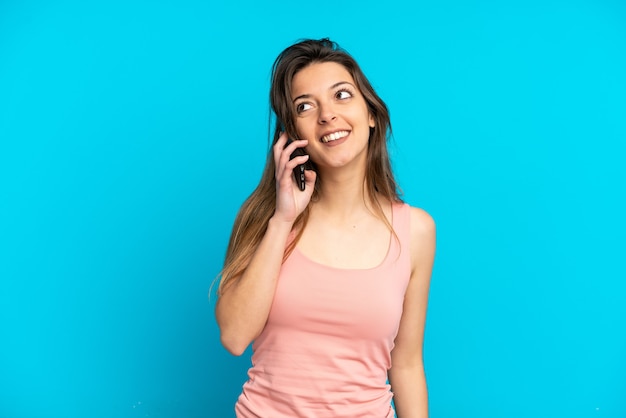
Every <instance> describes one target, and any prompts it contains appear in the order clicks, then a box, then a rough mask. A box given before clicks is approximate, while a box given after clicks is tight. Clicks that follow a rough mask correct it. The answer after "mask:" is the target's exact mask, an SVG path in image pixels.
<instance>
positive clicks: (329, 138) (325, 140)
mask: <svg viewBox="0 0 626 418" xmlns="http://www.w3.org/2000/svg"><path fill="white" fill-rule="evenodd" d="M349 133H350V132H348V131H337V132H333V133H330V134H328V135H324V136H323V137H322V142H323V143H328V142H331V141H336V140H338V139H341V138H345V137H346V136H348V134H349Z"/></svg>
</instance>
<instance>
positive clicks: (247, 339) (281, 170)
mask: <svg viewBox="0 0 626 418" xmlns="http://www.w3.org/2000/svg"><path fill="white" fill-rule="evenodd" d="M286 142H287V136H286V135H285V134H282V135H281V136H280V138H279V139H278V141H277V142H276V144H275V145H274V149H273V152H274V161H275V163H276V187H277V192H276V210H275V212H274V215H273V216H272V218H271V219H270V221H269V223H268V226H267V230H266V232H265V235H264V237H263V239H262V240H261V242H260V243H259V246H258V247H257V249H256V251H255V253H254V254H253V256H252V258H251V259H250V263H249V264H248V267H247V268H246V270H245V271H244V272H243V274H242V275H241V276H239V277H237V278H235V279H234V280H233V281H232V282H229V284H228V285H227V286H226V287H225V288H224V289H223V291H222V294H221V295H220V297H219V299H218V300H217V303H216V305H215V317H216V319H217V323H218V326H219V328H220V337H221V341H222V344H223V345H224V347H226V349H227V350H228V351H230V352H231V353H232V354H234V355H241V354H242V353H243V352H244V351H245V349H246V348H247V347H248V345H249V344H250V343H251V342H252V341H253V340H254V339H255V338H256V337H258V336H259V334H260V333H261V331H262V330H263V327H264V326H265V322H266V321H267V317H268V315H269V312H270V308H271V305H272V300H273V298H274V291H275V289H276V284H277V282H278V273H279V271H280V267H281V265H282V261H283V255H284V252H285V245H286V243H287V239H288V237H289V233H290V232H291V228H292V226H293V223H294V222H295V220H296V218H297V217H298V215H299V214H300V213H301V212H302V211H303V210H304V208H305V207H306V205H307V204H308V203H309V201H310V199H311V194H312V192H313V187H314V184H315V173H314V172H313V171H308V170H307V171H306V172H305V177H306V183H307V187H306V190H305V191H304V192H301V191H300V190H298V189H297V187H295V185H294V183H295V182H294V179H293V175H292V172H293V168H294V167H295V166H296V165H297V164H303V163H304V162H305V161H306V160H307V159H308V156H300V157H296V158H294V159H292V160H290V159H289V156H290V155H291V153H292V152H293V150H294V149H295V148H296V147H297V146H300V147H302V146H304V145H306V143H307V142H306V141H294V142H293V143H292V144H290V145H289V146H287V147H286V148H285V143H286Z"/></svg>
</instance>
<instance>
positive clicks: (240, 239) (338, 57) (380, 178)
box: [218, 38, 401, 296]
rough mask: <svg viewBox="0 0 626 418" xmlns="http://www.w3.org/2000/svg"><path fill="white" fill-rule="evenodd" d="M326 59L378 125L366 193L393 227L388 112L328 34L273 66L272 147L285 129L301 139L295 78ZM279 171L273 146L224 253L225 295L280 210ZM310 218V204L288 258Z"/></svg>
mask: <svg viewBox="0 0 626 418" xmlns="http://www.w3.org/2000/svg"><path fill="white" fill-rule="evenodd" d="M325 62H334V63H338V64H341V65H342V66H343V67H344V68H345V69H346V70H347V71H348V72H349V73H350V75H352V78H353V79H354V81H355V83H356V87H357V88H358V89H359V91H360V92H361V94H362V95H363V97H364V99H365V102H366V103H367V107H368V110H369V112H370V114H371V115H372V117H373V118H374V120H375V126H374V127H373V128H370V138H369V145H368V148H367V169H366V174H365V192H366V194H367V196H369V197H370V198H371V201H372V203H373V206H374V207H373V209H374V212H375V214H376V215H377V216H378V217H380V218H381V219H382V220H383V222H385V224H386V225H387V226H388V227H389V229H390V230H391V231H393V228H392V226H391V224H390V223H389V221H388V220H387V218H386V217H385V215H384V213H383V209H382V205H381V202H380V200H379V197H380V198H383V199H386V200H388V201H391V202H401V199H400V196H399V191H398V185H397V183H396V181H395V179H394V176H393V172H392V170H391V162H390V160H389V153H388V151H387V138H388V137H389V136H390V135H391V122H390V120H389V111H388V110H387V106H386V105H385V103H384V102H383V101H382V100H381V98H380V97H378V95H377V94H376V92H375V91H374V89H373V88H372V86H371V84H370V82H369V81H368V80H367V78H366V77H365V75H364V74H363V72H362V71H361V68H360V67H359V65H358V64H357V62H356V61H355V60H354V58H352V56H350V54H348V53H347V52H346V51H344V50H343V49H341V48H340V47H339V45H337V44H336V43H335V42H333V41H331V40H329V39H328V38H324V39H320V40H312V39H307V40H303V41H301V42H298V43H296V44H294V45H292V46H290V47H288V48H287V49H285V50H284V51H283V52H282V53H281V54H280V55H279V56H278V57H277V58H276V61H274V65H273V66H272V78H271V80H272V84H271V88H270V105H271V108H272V111H273V114H274V116H275V117H276V120H275V127H274V136H273V140H272V144H271V145H272V146H273V145H274V144H275V143H276V141H278V138H279V136H280V133H281V131H282V130H284V131H286V132H287V134H288V135H289V136H290V137H292V138H295V137H297V135H296V126H295V120H296V113H295V109H294V107H293V104H292V100H291V88H292V81H293V77H294V76H295V75H296V73H298V71H300V70H302V69H303V68H305V67H307V66H309V65H311V64H313V63H325ZM270 124H271V122H270ZM275 171H276V165H275V162H274V157H273V154H272V149H271V147H270V150H269V152H268V155H267V162H266V164H265V169H264V170H263V175H262V177H261V181H260V182H259V185H258V186H257V188H256V189H255V190H254V191H253V192H252V194H251V195H250V197H248V199H247V200H246V201H245V202H244V204H243V205H242V207H241V209H240V210H239V213H238V214H237V218H236V219H235V224H234V226H233V230H232V234H231V236H230V242H229V243H228V249H227V251H226V259H225V262H224V269H223V270H222V273H221V281H220V284H219V287H218V296H219V295H220V294H221V293H222V291H223V289H224V286H225V285H226V284H228V283H229V282H231V281H232V280H235V279H236V278H238V277H239V276H240V275H241V274H242V273H243V272H244V271H245V269H246V268H247V266H248V263H249V262H250V259H251V257H252V255H253V254H254V252H255V251H256V248H257V246H258V245H259V243H260V242H261V239H262V238H263V236H264V235H265V232H266V230H267V225H268V222H269V220H270V218H271V217H272V215H273V214H274V211H275V210H276V183H275V178H274V173H275ZM320 181H321V178H320V176H319V174H318V178H317V184H316V185H315V189H314V191H313V196H312V198H311V199H312V200H316V199H317V198H318V197H319V182H320ZM308 217H309V207H308V206H307V207H306V208H305V209H304V211H303V212H302V213H301V214H300V216H299V217H298V218H297V219H296V221H295V223H294V226H293V230H294V231H296V235H295V237H294V239H292V240H290V241H289V243H288V245H287V248H286V249H285V254H284V258H283V259H285V258H286V257H288V256H289V254H290V253H291V251H292V250H293V248H294V247H295V246H296V244H297V242H298V240H299V239H300V236H301V235H302V232H303V230H304V227H305V225H306V223H307V220H308Z"/></svg>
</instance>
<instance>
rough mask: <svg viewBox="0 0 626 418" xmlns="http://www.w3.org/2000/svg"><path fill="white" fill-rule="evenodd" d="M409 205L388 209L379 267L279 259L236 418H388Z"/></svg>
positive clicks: (406, 267)
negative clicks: (385, 245) (388, 229)
mask: <svg viewBox="0 0 626 418" xmlns="http://www.w3.org/2000/svg"><path fill="white" fill-rule="evenodd" d="M409 218H410V207H409V206H408V205H406V204H394V205H393V209H392V224H393V228H394V230H395V232H396V234H397V236H398V239H396V238H395V237H394V236H393V235H391V239H390V244H389V250H388V252H387V256H386V257H385V259H384V260H383V262H382V263H381V264H380V265H379V266H377V267H374V268H371V269H338V268H333V267H329V266H325V265H322V264H319V263H316V262H314V261H312V260H310V259H308V258H307V257H306V256H304V255H303V254H302V253H300V252H299V251H298V248H297V247H296V249H294V251H293V252H292V253H291V254H290V256H289V257H288V258H287V260H285V262H284V263H283V266H282V268H281V271H280V275H279V281H278V286H277V288H276V293H275V296H274V300H273V303H272V307H271V310H270V314H269V317H268V320H267V324H266V325H265V328H264V329H263V332H262V333H261V335H260V336H259V337H258V338H257V339H256V340H255V341H254V343H253V345H252V349H253V355H252V368H250V370H249V371H248V377H249V380H248V381H247V382H246V383H245V384H244V386H243V392H242V394H241V396H239V399H238V401H237V404H236V406H235V411H236V414H237V417H238V418H294V417H300V418H309V417H311V418H313V417H314V418H326V417H327V418H357V417H376V418H393V417H394V412H393V409H392V408H391V399H392V396H393V394H392V393H391V391H390V386H389V385H388V384H387V371H388V370H389V368H390V367H391V355H390V353H391V350H392V349H393V346H394V339H395V337H396V334H397V332H398V326H399V323H400V317H401V315H402V303H403V300H404V293H405V291H406V288H407V285H408V283H409V278H410V275H411V262H410V255H409V241H410V234H409Z"/></svg>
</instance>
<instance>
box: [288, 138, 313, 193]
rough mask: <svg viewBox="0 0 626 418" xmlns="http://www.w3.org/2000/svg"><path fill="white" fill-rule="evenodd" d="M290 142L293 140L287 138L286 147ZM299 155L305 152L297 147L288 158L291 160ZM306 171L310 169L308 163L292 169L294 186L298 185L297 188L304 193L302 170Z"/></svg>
mask: <svg viewBox="0 0 626 418" xmlns="http://www.w3.org/2000/svg"><path fill="white" fill-rule="evenodd" d="M292 142H293V139H291V138H289V139H288V140H287V145H289V144H291V143H292ZM301 155H306V152H305V151H304V148H300V147H298V148H296V149H295V151H294V152H292V153H291V156H290V157H289V159H291V160H293V159H294V158H295V157H299V156H301ZM306 169H311V166H310V164H309V162H308V161H307V162H306V163H304V164H298V165H297V166H296V167H295V168H294V169H293V176H294V178H295V179H296V184H297V185H298V188H299V189H300V190H301V191H304V188H305V182H304V170H306Z"/></svg>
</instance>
